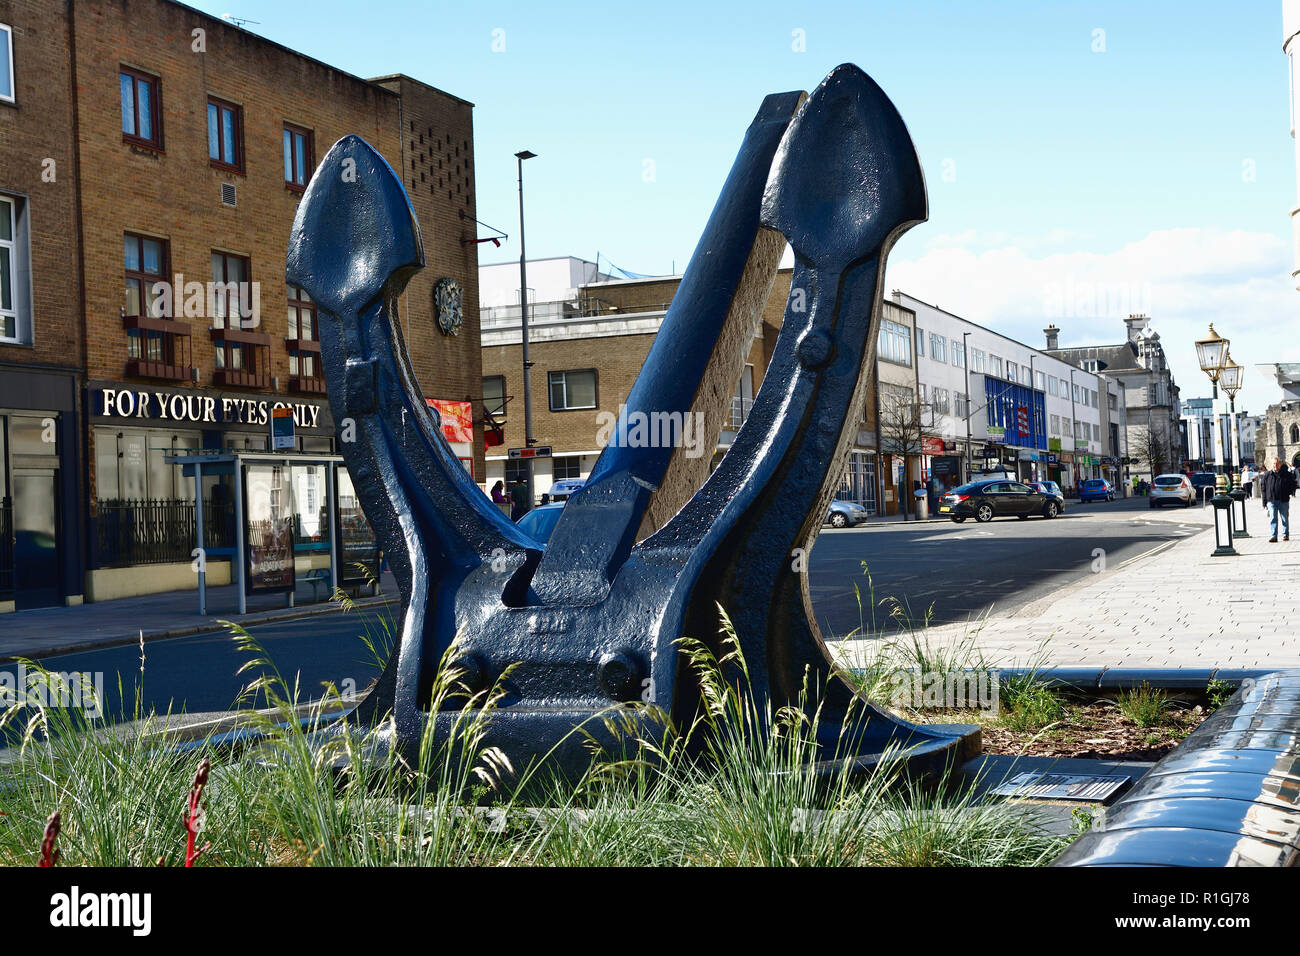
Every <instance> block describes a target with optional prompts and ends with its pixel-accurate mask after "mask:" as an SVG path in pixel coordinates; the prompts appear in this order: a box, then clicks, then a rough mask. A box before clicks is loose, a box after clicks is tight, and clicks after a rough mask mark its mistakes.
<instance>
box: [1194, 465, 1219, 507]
mask: <svg viewBox="0 0 1300 956" xmlns="http://www.w3.org/2000/svg"><path fill="white" fill-rule="evenodd" d="M1191 480H1192V490H1193V491H1195V492H1196V498H1197V500H1200V499H1201V498H1202V497H1203V496H1204V494H1205V492H1204V491H1203V490H1202V489H1204V488H1209V489H1210V490H1211V491H1213V490H1214V483H1215V481H1217V480H1218V476H1217V475H1215V473H1214V472H1212V471H1198V472H1195V473H1193V474H1192V476H1191Z"/></svg>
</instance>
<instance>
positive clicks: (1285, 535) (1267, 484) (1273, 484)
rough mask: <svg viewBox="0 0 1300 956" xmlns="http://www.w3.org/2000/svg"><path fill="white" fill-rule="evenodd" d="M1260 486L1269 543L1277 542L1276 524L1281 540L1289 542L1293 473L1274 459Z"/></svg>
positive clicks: (1293, 483)
mask: <svg viewBox="0 0 1300 956" xmlns="http://www.w3.org/2000/svg"><path fill="white" fill-rule="evenodd" d="M1259 485H1260V498H1261V499H1262V500H1263V504H1264V510H1265V511H1267V512H1268V533H1269V539H1268V540H1269V543H1275V542H1276V541H1277V532H1278V523H1279V521H1280V522H1281V525H1282V540H1283V541H1290V540H1291V496H1292V495H1294V494H1295V493H1296V476H1295V472H1293V471H1291V469H1289V468H1287V467H1286V466H1285V465H1284V464H1282V462H1281V460H1280V459H1278V458H1276V457H1274V459H1273V461H1272V463H1271V467H1270V468H1269V470H1268V471H1266V472H1265V473H1264V478H1263V480H1262V481H1261V482H1260V483H1259Z"/></svg>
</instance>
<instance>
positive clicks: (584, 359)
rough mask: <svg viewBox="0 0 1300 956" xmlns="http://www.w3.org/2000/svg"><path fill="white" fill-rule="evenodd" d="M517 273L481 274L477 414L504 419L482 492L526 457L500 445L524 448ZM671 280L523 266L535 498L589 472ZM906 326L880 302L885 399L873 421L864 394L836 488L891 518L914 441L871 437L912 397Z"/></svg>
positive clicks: (725, 432)
mask: <svg viewBox="0 0 1300 956" xmlns="http://www.w3.org/2000/svg"><path fill="white" fill-rule="evenodd" d="M518 270H519V267H518V263H501V264H499V265H494V266H484V267H483V268H482V269H481V270H480V290H481V295H482V302H483V308H482V309H481V311H480V322H481V327H482V343H483V396H484V411H485V416H486V417H485V421H488V422H489V424H490V420H491V419H495V420H496V421H497V422H499V423H501V424H502V426H503V427H502V429H501V435H500V437H501V439H502V441H501V444H499V445H495V446H493V447H490V448H488V450H487V456H486V462H487V481H486V483H485V489H490V488H491V487H492V486H493V485H494V484H495V483H496V482H497V481H504V482H505V483H506V484H507V485H510V484H511V483H512V482H514V481H515V480H516V479H518V478H522V477H523V476H524V474H525V471H526V468H527V465H526V463H525V462H523V461H521V460H518V459H511V458H510V456H509V452H510V449H512V448H514V449H518V448H523V447H524V427H523V426H524V407H523V406H524V400H523V352H522V345H521V328H520V316H519V306H518V296H519V292H518V289H519V271H518ZM792 274H793V270H792V269H781V270H779V271H778V272H777V275H776V278H775V280H774V281H773V284H772V290H771V292H770V294H769V295H768V299H767V303H766V305H765V306H764V308H763V316H762V322H761V324H760V326H759V331H758V332H757V333H756V334H755V336H754V337H753V339H752V340H751V342H750V344H749V349H748V354H747V355H746V358H745V363H744V367H743V370H742V372H741V375H740V378H739V381H738V382H737V383H736V387H735V393H734V395H733V397H732V400H731V409H730V413H729V415H728V416H727V418H726V420H725V421H724V423H723V427H722V429H721V431H720V433H719V434H717V435H709V436H701V440H702V441H705V442H707V443H708V444H709V446H710V451H711V453H712V454H713V456H714V461H715V464H716V462H717V460H720V458H721V456H722V455H723V454H725V453H726V451H727V449H728V448H729V447H730V446H731V442H732V440H733V439H734V438H735V435H736V432H737V430H738V429H739V428H740V426H741V425H742V424H743V423H744V421H745V419H746V418H747V417H748V415H749V412H750V409H751V408H752V406H753V401H754V396H755V395H756V394H757V393H758V390H759V387H760V386H761V385H762V381H763V374H764V372H765V370H766V369H767V365H768V361H769V360H770V358H771V356H772V352H773V349H774V348H775V346H776V339H777V336H778V334H779V333H780V329H781V321H782V318H783V316H784V313H785V306H786V302H787V300H788V299H789V296H790V280H791V276H792ZM680 279H681V277H680V276H660V277H654V278H644V279H618V278H614V277H613V276H611V275H609V274H607V273H602V272H600V271H599V269H598V268H597V267H596V265H595V264H594V263H590V262H585V261H584V260H580V259H574V258H571V257H565V258H562V259H551V260H539V261H537V262H536V263H532V262H530V263H529V264H528V280H529V286H530V289H529V293H530V295H529V298H530V305H529V323H528V327H529V360H530V361H531V362H532V371H531V375H530V388H531V391H532V407H533V438H534V443H535V444H536V445H539V446H547V447H549V448H550V449H551V452H552V455H551V457H550V458H549V459H537V460H536V461H535V463H534V479H533V480H534V489H535V494H536V495H537V496H538V498H539V499H540V496H541V495H543V494H548V493H549V492H550V489H551V486H552V485H553V484H554V482H556V481H559V480H562V479H570V478H586V477H587V476H588V475H589V474H590V473H591V470H592V467H593V466H594V465H595V463H596V459H597V458H598V457H599V455H600V452H601V449H602V441H601V431H602V429H601V423H602V422H603V421H608V417H607V416H609V415H617V414H618V411H619V406H620V405H622V404H623V403H624V402H625V401H626V399H627V396H628V393H629V392H630V391H631V389H632V385H633V383H634V382H635V381H636V377H637V375H638V374H639V373H640V371H641V366H642V365H643V364H644V362H645V359H646V356H647V355H648V354H649V352H650V346H651V345H652V343H653V342H654V336H655V335H656V334H657V333H658V331H659V326H660V324H661V323H662V321H663V317H664V315H665V313H666V312H667V309H668V305H669V303H671V301H672V298H673V295H674V294H675V293H676V291H677V286H678V284H679V283H680ZM914 329H915V315H914V314H913V313H912V311H911V310H910V309H907V308H904V307H902V306H900V305H898V304H896V303H893V302H885V303H884V316H883V318H882V325H881V335H880V339H879V342H880V347H879V354H878V355H877V356H876V358H875V359H874V360H875V362H876V371H877V381H878V382H879V387H880V388H882V389H884V390H885V391H886V393H887V395H888V397H889V399H890V401H888V402H886V405H885V407H886V413H885V415H884V417H883V419H882V412H881V404H880V403H879V402H878V401H877V395H876V392H875V391H872V392H870V393H869V394H868V395H867V398H866V401H865V403H864V408H863V409H862V410H861V413H860V415H859V419H858V429H857V434H856V436H855V441H854V446H853V450H852V452H851V453H850V457H849V461H848V464H847V467H846V470H845V474H844V476H843V480H842V482H841V485H840V487H839V489H838V491H837V493H836V497H838V498H842V499H847V500H852V501H856V502H858V503H860V504H862V505H863V506H864V507H866V508H867V510H868V511H870V512H872V513H879V514H896V513H897V512H898V502H899V497H900V493H899V484H900V482H901V483H902V484H903V486H904V487H907V488H910V487H911V483H912V481H913V480H914V479H916V478H917V476H918V474H919V472H918V462H919V460H920V459H919V455H920V452H919V447H918V448H897V447H896V446H897V442H896V441H895V443H894V445H895V452H894V453H891V452H890V451H889V447H890V446H889V445H888V442H887V441H886V443H885V444H884V445H882V438H881V435H882V430H883V434H884V435H885V437H886V439H888V438H889V436H890V435H892V434H893V432H894V430H893V429H891V427H890V415H889V414H888V409H890V408H892V407H893V405H894V403H895V402H897V401H902V402H903V403H904V405H911V404H912V403H914V402H915V401H916V396H917V392H918V390H917V384H916V362H915V357H914V356H915V353H914V350H913V343H912V340H913V336H914ZM895 437H897V436H895ZM920 440H921V439H920V437H919V436H918V437H917V439H916V440H915V441H914V442H912V444H914V445H918V446H919V443H920Z"/></svg>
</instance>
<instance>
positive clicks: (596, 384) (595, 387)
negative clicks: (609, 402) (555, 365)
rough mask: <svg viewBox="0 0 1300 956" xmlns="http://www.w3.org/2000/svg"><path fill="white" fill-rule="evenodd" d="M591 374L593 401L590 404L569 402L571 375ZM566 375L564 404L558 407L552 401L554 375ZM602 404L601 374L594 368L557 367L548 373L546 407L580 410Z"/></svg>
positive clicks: (561, 410)
mask: <svg viewBox="0 0 1300 956" xmlns="http://www.w3.org/2000/svg"><path fill="white" fill-rule="evenodd" d="M588 373H590V374H591V390H592V403H591V404H590V405H570V404H569V376H570V375H586V374H588ZM556 375H562V376H564V385H563V388H564V404H563V405H562V406H559V407H557V406H556V405H555V403H554V402H553V401H552V395H553V394H554V393H553V392H552V390H551V389H552V376H556ZM599 406H600V375H599V373H598V371H597V370H596V369H594V368H566V369H556V370H555V371H552V372H547V373H546V407H547V410H548V411H552V412H580V411H584V410H587V409H591V408H598V407H599Z"/></svg>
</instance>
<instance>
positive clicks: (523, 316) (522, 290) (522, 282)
mask: <svg viewBox="0 0 1300 956" xmlns="http://www.w3.org/2000/svg"><path fill="white" fill-rule="evenodd" d="M536 155H537V154H536V153H534V152H531V151H529V150H526V149H521V150H520V151H519V152H517V153H515V159H516V160H517V161H518V167H519V330H520V341H521V342H522V344H523V358H524V447H525V448H532V447H533V442H534V440H535V439H534V438H533V391H532V387H531V375H530V372H531V370H532V367H533V363H532V362H530V361H529V360H528V265H527V262H528V256H527V254H526V253H525V252H524V160H525V159H532V158H533V157H534V156H536ZM524 473H525V474H526V475H527V476H528V507H529V508H531V507H532V506H533V502H534V501H536V500H537V499H536V497H535V496H534V495H533V459H532V458H525V459H524Z"/></svg>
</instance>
